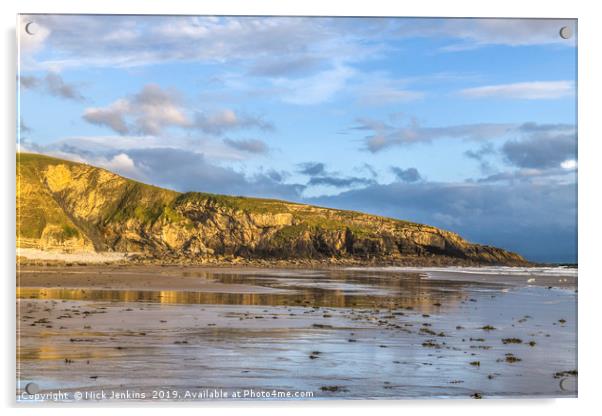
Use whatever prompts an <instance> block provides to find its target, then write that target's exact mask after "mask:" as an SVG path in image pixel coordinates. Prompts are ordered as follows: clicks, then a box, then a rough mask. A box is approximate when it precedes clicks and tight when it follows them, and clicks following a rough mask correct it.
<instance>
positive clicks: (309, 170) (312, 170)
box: [299, 162, 326, 176]
mask: <svg viewBox="0 0 602 416" xmlns="http://www.w3.org/2000/svg"><path fill="white" fill-rule="evenodd" d="M325 172H326V166H325V165H324V163H318V162H307V163H301V164H300V165H299V173H302V174H304V175H309V176H317V175H322V174H324V173H325Z"/></svg>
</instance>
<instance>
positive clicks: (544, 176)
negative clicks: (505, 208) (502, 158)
mask: <svg viewBox="0 0 602 416" xmlns="http://www.w3.org/2000/svg"><path fill="white" fill-rule="evenodd" d="M575 173H576V169H574V168H568V169H566V168H562V167H557V168H549V169H528V168H525V169H517V170H511V171H503V172H498V173H494V174H491V175H488V176H485V177H484V178H480V179H479V180H478V181H477V182H483V183H486V182H503V181H509V182H533V181H539V182H552V183H553V182H555V181H557V180H558V179H562V178H563V177H564V178H566V180H565V181H570V182H574V181H575V177H574V175H575Z"/></svg>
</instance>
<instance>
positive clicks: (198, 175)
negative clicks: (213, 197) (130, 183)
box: [127, 148, 305, 200]
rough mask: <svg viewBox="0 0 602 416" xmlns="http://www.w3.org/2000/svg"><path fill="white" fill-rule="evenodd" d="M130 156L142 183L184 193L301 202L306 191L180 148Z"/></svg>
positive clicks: (144, 152) (268, 174) (151, 150)
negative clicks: (138, 171) (238, 169)
mask: <svg viewBox="0 0 602 416" xmlns="http://www.w3.org/2000/svg"><path fill="white" fill-rule="evenodd" d="M127 155H128V156H129V157H130V158H131V159H132V160H133V161H134V163H135V164H136V165H137V166H140V167H141V168H140V174H141V178H140V179H142V180H144V181H146V182H150V183H153V184H156V185H159V186H163V187H166V188H170V189H175V190H178V191H182V192H187V191H201V192H210V193H218V194H229V195H246V196H257V197H265V198H281V199H289V200H298V199H299V197H300V194H301V192H303V190H304V189H305V186H304V185H300V184H285V183H282V182H281V180H282V177H281V176H280V177H278V176H275V175H274V174H273V173H267V174H265V173H259V174H256V175H252V176H247V175H245V174H244V173H242V172H239V171H236V170H234V169H232V168H229V167H223V166H219V165H217V164H214V163H212V162H210V161H209V160H207V158H206V157H205V156H204V155H202V154H199V153H194V152H189V151H185V150H178V149H167V148H165V149H137V150H130V151H128V152H127Z"/></svg>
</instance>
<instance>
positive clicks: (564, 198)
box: [18, 15, 577, 262]
mask: <svg viewBox="0 0 602 416" xmlns="http://www.w3.org/2000/svg"><path fill="white" fill-rule="evenodd" d="M29 22H33V24H31V25H29V26H28V28H29V31H30V32H32V33H33V34H28V33H27V32H26V31H25V25H26V24H27V23H29ZM563 26H569V27H570V28H572V30H573V33H574V32H576V22H575V21H571V20H564V21H563V20H528V19H520V20H518V19H514V20H513V19H404V18H369V19H366V18H296V17H160V16H147V17H142V16H93V15H90V16H77V15H70V16H61V15H32V16H21V19H20V27H19V28H18V31H19V41H20V77H19V91H20V94H19V101H20V103H19V104H20V105H19V117H20V149H21V150H22V151H33V152H39V153H46V154H51V155H55V156H58V157H63V158H68V159H72V160H77V161H82V162H86V163H90V164H93V165H97V166H102V167H105V168H107V169H110V170H113V171H115V172H117V173H120V174H122V175H124V176H127V177H131V178H135V179H138V180H141V181H144V182H148V183H153V184H156V185H159V186H164V187H168V188H173V189H177V190H179V191H206V192H215V193H224V194H234V195H249V196H261V197H272V198H282V199H288V200H295V201H301V202H307V203H313V204H321V205H326V206H332V207H337V208H348V209H355V210H361V211H367V212H371V213H376V214H381V215H387V216H391V217H396V218H402V219H407V220H412V221H417V222H424V223H428V224H432V225H436V226H439V227H442V228H445V229H448V230H452V231H455V232H458V233H460V234H461V235H463V236H464V237H466V238H468V239H470V240H472V241H475V242H479V243H484V244H491V245H496V246H501V247H504V248H507V249H510V250H514V251H518V252H519V253H521V254H523V255H525V256H526V257H528V258H530V259H532V260H537V261H555V262H575V261H576V232H577V230H576V215H577V214H576V212H577V209H576V208H577V207H576V203H577V202H576V180H577V160H576V158H577V155H576V148H577V135H576V126H575V119H576V104H575V102H576V101H575V98H576V54H577V47H576V46H577V45H576V36H573V37H571V38H570V39H562V38H561V37H560V36H559V30H560V28H561V27H563Z"/></svg>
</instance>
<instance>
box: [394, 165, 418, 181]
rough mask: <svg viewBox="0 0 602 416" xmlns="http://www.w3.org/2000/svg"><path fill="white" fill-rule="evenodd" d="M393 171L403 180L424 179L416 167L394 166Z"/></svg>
mask: <svg viewBox="0 0 602 416" xmlns="http://www.w3.org/2000/svg"><path fill="white" fill-rule="evenodd" d="M391 171H392V172H393V173H394V174H395V177H396V178H397V179H398V180H400V181H401V182H408V183H412V182H418V181H419V180H421V179H422V176H421V175H420V172H418V169H416V168H407V169H402V168H398V167H396V166H394V167H392V168H391Z"/></svg>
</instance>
